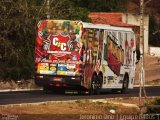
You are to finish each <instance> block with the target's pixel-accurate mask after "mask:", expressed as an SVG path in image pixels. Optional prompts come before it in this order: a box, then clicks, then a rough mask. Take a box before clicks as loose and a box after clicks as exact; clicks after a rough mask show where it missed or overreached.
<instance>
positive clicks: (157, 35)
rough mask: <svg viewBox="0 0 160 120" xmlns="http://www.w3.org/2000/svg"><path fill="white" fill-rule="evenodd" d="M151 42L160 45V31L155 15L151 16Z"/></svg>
mask: <svg viewBox="0 0 160 120" xmlns="http://www.w3.org/2000/svg"><path fill="white" fill-rule="evenodd" d="M149 18H150V19H149V21H150V23H149V44H151V45H152V46H157V47H160V31H159V30H158V29H159V28H158V23H157V22H156V18H155V16H150V17H149Z"/></svg>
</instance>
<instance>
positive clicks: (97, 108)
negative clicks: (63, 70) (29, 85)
mask: <svg viewBox="0 0 160 120" xmlns="http://www.w3.org/2000/svg"><path fill="white" fill-rule="evenodd" d="M154 99H155V98H149V99H148V102H147V103H149V102H152V101H154ZM104 101H105V102H101V101H97V102H93V101H90V100H77V101H75V102H58V103H43V104H36V105H34V104H27V105H13V106H0V114H2V115H17V116H18V117H19V118H20V120H58V119H59V120H61V119H63V120H70V119H71V120H75V119H80V117H81V115H87V114H89V115H91V114H92V115H114V114H112V113H111V112H110V111H111V110H114V111H115V114H125V115H127V114H139V113H140V110H139V109H137V108H136V107H129V106H124V105H121V104H119V105H116V104H113V103H114V102H119V103H130V104H137V103H138V98H109V99H108V98H107V99H105V100H104ZM143 101H144V102H143V103H144V104H146V101H145V100H143ZM112 102H113V103H112Z"/></svg>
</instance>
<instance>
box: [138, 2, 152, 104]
mask: <svg viewBox="0 0 160 120" xmlns="http://www.w3.org/2000/svg"><path fill="white" fill-rule="evenodd" d="M150 1H151V0H148V1H146V2H145V3H144V0H140V41H141V42H140V43H141V48H142V55H141V68H140V75H139V79H140V91H139V104H140V105H141V98H142V90H143V93H144V96H145V98H146V97H147V95H146V91H145V87H144V83H145V53H144V52H145V49H144V48H145V45H144V8H145V5H146V4H147V3H149V2H150Z"/></svg>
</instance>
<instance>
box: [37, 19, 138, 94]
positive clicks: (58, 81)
mask: <svg viewBox="0 0 160 120" xmlns="http://www.w3.org/2000/svg"><path fill="white" fill-rule="evenodd" d="M135 41H136V40H135V34H134V32H133V31H132V29H131V28H124V27H115V26H111V25H104V24H92V23H86V22H82V21H71V20H42V21H40V22H39V23H38V32H37V37H36V44H35V83H36V84H37V85H38V86H43V90H44V91H45V92H46V91H52V90H53V89H59V90H65V89H68V88H69V89H70V88H73V89H77V90H79V91H81V90H87V91H88V93H90V94H97V93H100V92H101V91H103V90H108V89H109V90H113V91H120V92H122V93H125V92H126V91H127V90H128V89H132V88H133V83H134V74H135V56H136V52H135V51H136V45H135V44H136V43H135Z"/></svg>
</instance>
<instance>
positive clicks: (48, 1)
mask: <svg viewBox="0 0 160 120" xmlns="http://www.w3.org/2000/svg"><path fill="white" fill-rule="evenodd" d="M50 17H51V16H50V0H47V19H50Z"/></svg>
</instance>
